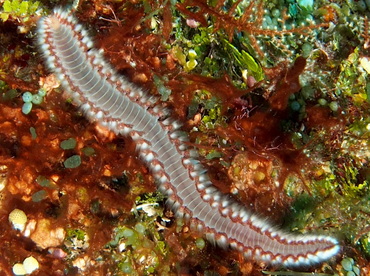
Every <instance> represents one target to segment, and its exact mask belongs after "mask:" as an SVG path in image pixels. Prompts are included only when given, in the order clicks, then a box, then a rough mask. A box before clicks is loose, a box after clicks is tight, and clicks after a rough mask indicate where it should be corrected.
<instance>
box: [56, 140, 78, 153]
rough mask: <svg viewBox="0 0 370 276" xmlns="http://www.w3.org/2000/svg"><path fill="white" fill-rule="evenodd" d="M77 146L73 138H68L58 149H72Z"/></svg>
mask: <svg viewBox="0 0 370 276" xmlns="http://www.w3.org/2000/svg"><path fill="white" fill-rule="evenodd" d="M76 145H77V141H76V139H74V138H69V139H67V140H64V141H62V142H61V143H60V147H61V148H62V149H64V150H69V149H74V148H75V147H76Z"/></svg>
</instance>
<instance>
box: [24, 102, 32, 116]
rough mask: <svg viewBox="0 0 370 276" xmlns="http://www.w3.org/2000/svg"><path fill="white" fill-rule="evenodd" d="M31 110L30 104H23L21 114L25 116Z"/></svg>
mask: <svg viewBox="0 0 370 276" xmlns="http://www.w3.org/2000/svg"><path fill="white" fill-rule="evenodd" d="M31 110H32V103H24V104H23V106H22V113H23V114H25V115H27V114H29V113H30V112H31Z"/></svg>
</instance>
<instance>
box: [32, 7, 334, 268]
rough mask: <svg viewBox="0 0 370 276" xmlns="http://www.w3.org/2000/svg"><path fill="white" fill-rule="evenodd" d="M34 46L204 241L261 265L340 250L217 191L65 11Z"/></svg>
mask: <svg viewBox="0 0 370 276" xmlns="http://www.w3.org/2000/svg"><path fill="white" fill-rule="evenodd" d="M38 34H39V44H40V49H41V51H42V54H44V55H45V58H46V63H47V65H48V67H49V69H51V71H53V72H55V74H56V75H57V76H58V78H59V79H60V81H61V82H62V85H63V87H64V88H65V89H66V90H67V91H68V92H69V93H70V95H71V96H72V98H73V100H74V101H75V103H77V104H78V105H80V106H81V108H82V110H83V111H84V112H85V113H86V116H87V117H88V118H89V119H90V120H93V121H97V122H98V123H99V124H101V125H104V126H106V127H108V128H109V129H110V130H112V131H114V132H115V133H117V134H122V135H129V136H131V137H132V139H133V140H134V141H135V142H136V143H137V148H138V152H139V154H140V157H141V159H142V160H143V161H144V162H145V163H146V164H147V166H148V167H149V168H150V170H151V172H152V173H153V174H154V176H155V177H156V180H157V183H158V188H159V189H160V191H162V192H163V193H164V194H165V195H167V197H168V201H169V202H170V203H171V205H172V209H173V210H174V212H175V213H176V215H177V216H178V217H182V216H185V217H186V218H187V219H189V220H190V221H191V223H192V224H193V225H195V226H196V227H197V228H198V229H199V230H200V231H203V232H205V233H206V235H207V237H208V238H209V239H210V240H214V241H216V242H217V243H218V244H219V245H220V246H223V247H226V246H227V245H228V244H229V245H231V247H233V248H235V249H238V250H240V251H241V252H243V253H244V255H245V256H246V257H252V258H254V259H255V260H258V261H263V262H265V263H267V264H282V265H286V266H295V265H310V264H313V263H318V262H321V261H323V260H326V259H328V258H330V257H332V256H334V255H335V254H337V253H338V251H339V245H338V242H337V241H336V240H335V239H333V238H331V237H327V236H314V235H304V236H303V235H301V236H296V235H291V234H287V233H285V232H282V231H280V230H277V229H275V228H274V227H272V226H271V225H270V224H268V223H267V222H265V221H264V220H262V219H260V218H258V217H257V216H256V215H253V214H252V213H251V212H250V211H249V210H247V209H246V208H245V207H244V206H242V205H240V204H238V203H236V202H234V201H233V200H232V199H230V198H228V197H227V196H225V195H223V194H222V193H221V192H219V191H218V190H217V189H216V188H215V187H214V186H213V185H212V183H211V182H210V180H209V178H208V176H207V174H206V170H205V169H204V168H203V166H202V165H200V164H199V162H198V161H197V160H196V158H197V153H196V152H195V151H194V150H193V149H188V148H187V146H186V145H185V144H184V143H183V141H184V140H186V139H187V137H186V136H184V135H183V134H181V132H179V131H178V129H179V127H180V124H178V123H177V122H176V121H174V120H172V119H171V118H170V117H169V116H168V112H167V111H166V110H164V109H163V108H161V106H160V105H157V99H156V98H153V97H149V96H148V95H147V94H146V93H144V92H143V91H142V90H141V89H140V88H138V87H136V86H135V85H133V84H131V83H130V82H128V81H127V80H125V79H124V78H123V77H120V76H118V75H117V73H116V72H115V71H114V69H112V68H111V66H110V65H109V64H108V63H106V62H105V61H104V57H103V54H102V51H97V50H95V49H94V48H93V43H92V40H91V39H90V38H89V36H88V34H87V31H86V30H85V29H84V28H83V27H82V26H81V25H80V24H78V22H77V20H76V19H75V18H74V17H73V16H72V15H71V14H70V13H68V12H64V11H62V10H55V12H54V14H52V15H50V16H49V17H46V18H43V19H41V20H40V22H39V25H38Z"/></svg>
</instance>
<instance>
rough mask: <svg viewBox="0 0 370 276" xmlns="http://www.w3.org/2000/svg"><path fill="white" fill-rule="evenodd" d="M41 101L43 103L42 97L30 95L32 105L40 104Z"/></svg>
mask: <svg viewBox="0 0 370 276" xmlns="http://www.w3.org/2000/svg"><path fill="white" fill-rule="evenodd" d="M42 101H43V97H41V96H40V95H39V94H35V95H32V103H34V104H41V103H42Z"/></svg>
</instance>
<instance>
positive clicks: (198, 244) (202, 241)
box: [195, 238, 206, 249]
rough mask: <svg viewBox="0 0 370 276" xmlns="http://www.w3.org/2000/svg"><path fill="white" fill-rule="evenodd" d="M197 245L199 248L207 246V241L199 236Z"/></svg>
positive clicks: (196, 241)
mask: <svg viewBox="0 0 370 276" xmlns="http://www.w3.org/2000/svg"><path fill="white" fill-rule="evenodd" d="M195 245H196V246H197V247H198V248H199V249H203V248H204V247H205V246H206V242H205V241H204V239H202V238H197V239H196V240H195Z"/></svg>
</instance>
